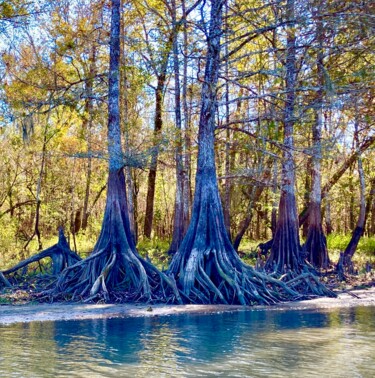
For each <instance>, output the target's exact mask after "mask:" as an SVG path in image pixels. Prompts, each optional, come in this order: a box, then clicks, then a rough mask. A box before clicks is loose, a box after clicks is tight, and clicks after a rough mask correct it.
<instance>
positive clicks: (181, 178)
mask: <svg viewBox="0 0 375 378" xmlns="http://www.w3.org/2000/svg"><path fill="white" fill-rule="evenodd" d="M171 4H172V22H173V30H174V36H173V69H174V84H175V86H174V89H175V120H176V149H175V159H176V195H175V205H174V217H173V235H172V241H171V244H170V247H169V250H168V254H170V255H173V254H174V253H176V251H177V250H178V248H179V246H180V244H181V242H182V240H183V238H184V236H185V234H186V230H187V220H186V219H185V216H186V214H187V213H188V212H187V211H186V209H184V206H187V203H186V201H184V198H186V196H185V194H184V192H185V191H186V190H187V189H188V188H185V187H184V183H186V178H185V175H186V171H185V169H184V161H183V146H182V119H181V89H180V62H179V58H178V27H177V19H176V2H175V0H172V1H171Z"/></svg>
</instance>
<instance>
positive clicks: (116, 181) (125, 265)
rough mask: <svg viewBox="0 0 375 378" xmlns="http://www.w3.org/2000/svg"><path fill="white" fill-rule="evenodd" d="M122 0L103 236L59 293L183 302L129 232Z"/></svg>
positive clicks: (116, 10) (115, 4)
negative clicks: (122, 88)
mask: <svg viewBox="0 0 375 378" xmlns="http://www.w3.org/2000/svg"><path fill="white" fill-rule="evenodd" d="M120 1H121V0H112V1H111V4H112V6H111V9H112V15H111V35H110V67H109V95H108V134H107V138H108V156H109V177H108V185H107V201H106V208H105V212H104V218H103V223H102V229H101V232H100V235H99V239H98V241H97V243H96V245H95V247H94V250H93V252H92V254H91V255H90V256H89V257H88V258H87V259H85V260H82V261H80V262H78V263H76V264H74V265H72V266H70V267H68V268H66V269H65V270H64V271H63V273H62V274H61V275H60V277H59V280H58V282H57V285H56V292H55V295H57V296H61V294H63V295H64V297H65V296H66V295H67V294H70V295H72V299H75V298H78V299H79V298H82V297H89V298H88V299H94V298H97V297H99V298H100V297H102V298H104V300H106V301H107V300H111V301H119V300H121V301H125V300H132V301H134V300H145V301H153V300H158V301H160V300H170V301H172V302H175V301H176V302H181V299H180V296H179V293H178V290H177V288H176V285H175V282H174V281H173V280H172V279H171V278H169V277H167V276H166V275H165V274H163V273H161V272H159V271H158V270H157V269H156V268H155V267H154V266H153V265H151V264H150V263H149V262H148V261H146V260H144V259H143V258H141V257H140V255H139V254H138V252H137V251H136V249H135V244H134V240H133V237H132V234H131V231H130V224H129V213H128V209H127V198H126V187H125V176H124V169H123V164H124V163H123V152H122V146H121V130H120V109H119V105H120V101H119V100H120V98H119V97H120V96H119V83H120V77H119V76H120V73H119V59H120Z"/></svg>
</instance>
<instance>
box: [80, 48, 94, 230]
mask: <svg viewBox="0 0 375 378" xmlns="http://www.w3.org/2000/svg"><path fill="white" fill-rule="evenodd" d="M95 75H96V46H95V44H93V46H92V49H91V57H90V70H89V78H88V80H87V81H86V96H87V98H86V103H85V113H86V114H85V122H84V128H85V132H86V137H87V152H88V159H87V173H86V188H85V198H84V200H83V211H82V226H81V227H82V229H83V230H85V229H86V228H87V223H88V218H89V215H90V213H89V211H88V209H89V198H90V190H91V175H92V156H91V154H92V127H93V117H94V114H93V113H94V106H93V99H92V97H93V81H94V78H95Z"/></svg>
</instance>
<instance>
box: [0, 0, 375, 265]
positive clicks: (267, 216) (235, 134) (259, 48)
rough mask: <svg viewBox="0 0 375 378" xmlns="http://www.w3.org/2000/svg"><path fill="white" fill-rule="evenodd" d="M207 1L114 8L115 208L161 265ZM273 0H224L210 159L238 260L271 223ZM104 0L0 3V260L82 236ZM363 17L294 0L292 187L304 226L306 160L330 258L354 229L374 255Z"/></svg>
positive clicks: (276, 37) (91, 188)
mask: <svg viewBox="0 0 375 378" xmlns="http://www.w3.org/2000/svg"><path fill="white" fill-rule="evenodd" d="M189 9H193V10H192V11H191V12H190V13H189V14H186V13H187V10H189ZM207 9H208V8H207V7H205V2H199V1H198V2H194V1H188V0H183V1H173V0H172V1H126V2H124V4H123V12H122V13H121V15H122V36H121V42H122V47H123V48H122V55H121V84H120V85H121V87H120V93H121V99H120V101H121V112H122V114H121V115H122V125H121V126H122V132H123V136H124V138H123V140H124V147H125V151H126V167H125V175H126V184H127V188H128V203H129V205H130V206H129V207H130V211H129V213H130V215H131V224H132V228H133V233H134V237H135V239H136V240H137V242H138V249H139V251H140V252H141V253H143V254H145V255H148V257H149V258H150V259H151V260H152V261H153V262H155V263H157V264H159V265H164V266H166V265H167V264H168V262H167V260H168V255H167V253H166V252H167V251H168V250H169V251H170V252H174V250H175V249H176V245H178V240H176V236H175V237H173V236H174V222H175V220H174V215H175V214H176V206H178V204H180V206H182V208H183V209H184V210H183V212H184V217H183V222H185V227H186V224H187V223H188V220H189V214H190V207H191V202H192V197H193V193H194V177H195V170H196V164H197V162H196V160H197V148H198V146H197V127H198V121H199V110H200V101H201V97H200V93H201V86H202V78H203V72H204V66H205V45H204V40H205V38H206V31H207V22H208V21H207V15H206V13H207ZM286 10H287V7H286V1H275V2H265V1H257V0H254V1H228V3H227V6H226V8H225V12H224V20H223V23H224V25H223V26H224V27H223V30H224V33H223V35H222V43H223V47H222V59H221V71H220V75H219V86H218V91H217V98H218V106H217V111H216V125H217V127H216V132H215V158H216V164H217V173H218V177H219V187H220V190H221V198H222V203H223V208H224V217H225V223H226V227H227V229H228V231H229V232H230V235H231V238H232V242H233V243H234V244H235V247H236V248H237V249H239V250H241V251H244V252H245V257H246V255H248V254H249V252H250V251H253V250H255V247H256V246H257V244H259V242H261V241H267V240H270V239H271V238H272V236H273V233H272V232H273V230H275V227H276V219H277V211H278V205H279V197H280V177H281V167H282V162H283V156H284V154H283V153H284V151H285V145H284V142H283V122H284V118H283V117H284V108H285V102H286V98H287V95H288V88H287V80H286V71H287V70H286V67H287V62H286V51H287V43H288V38H287V32H286V29H287V26H288V27H289V26H290V25H289V24H287V22H286V20H287V19H288V17H289V16H288V15H287V14H286ZM109 11H110V8H109V3H107V2H106V1H81V0H77V1H53V2H50V1H34V2H25V1H22V0H13V1H2V2H0V33H1V37H2V39H1V43H0V48H1V61H0V65H1V66H0V72H1V87H0V107H1V112H0V126H1V127H0V144H1V160H0V177H1V182H0V269H5V268H7V267H9V266H11V265H14V264H15V263H17V262H18V261H19V260H21V259H24V258H27V257H29V256H30V255H31V254H34V253H35V252H36V251H37V250H41V249H43V248H46V247H48V246H50V245H52V244H54V243H55V240H56V235H57V229H58V228H59V227H60V226H63V227H64V229H65V233H66V234H67V236H68V239H69V243H70V246H71V248H72V249H73V250H77V251H78V252H79V253H80V254H81V255H82V256H85V254H87V253H89V252H90V251H91V250H92V248H93V245H94V243H95V241H96V240H97V237H98V234H99V232H100V227H101V221H102V216H103V213H104V208H105V191H106V180H107V165H108V162H107V160H108V159H107V156H106V154H107V152H106V151H107V150H106V135H107V129H106V126H107V119H108V116H107V93H108V78H107V77H108V74H107V72H108V64H109V58H108V56H109V55H108V48H109V44H108V38H109V27H110V25H109V21H110V12H109ZM374 26H375V18H374V9H373V7H372V6H371V5H370V4H368V3H367V2H366V1H359V0H356V1H349V2H348V1H342V0H336V1H335V0H333V1H327V2H321V1H304V2H302V1H299V0H296V1H295V18H294V20H293V33H294V37H295V40H296V49H295V52H296V67H297V70H296V72H295V81H294V88H293V89H294V91H295V94H296V100H295V110H294V131H293V137H294V146H293V152H294V159H295V165H294V172H295V175H296V184H295V188H294V190H295V194H296V198H297V204H298V210H299V213H300V223H301V224H302V223H303V224H302V226H301V230H300V232H301V236H302V238H304V239H306V238H307V233H308V222H307V221H306V219H304V218H306V217H304V214H306V213H307V211H306V209H308V208H309V205H310V202H311V194H312V192H313V177H314V172H315V173H316V164H314V159H315V162H316V157H318V160H319V161H320V172H321V175H322V197H323V198H322V206H321V210H322V216H321V219H322V221H323V225H324V232H325V234H326V235H328V249H329V251H330V258H331V259H332V260H335V259H337V258H338V256H337V254H336V255H335V254H334V253H333V252H334V251H343V250H344V249H345V248H346V247H347V245H348V243H349V240H350V239H351V236H352V233H353V232H354V231H355V230H356V229H358V226H361V227H360V228H362V231H363V236H362V238H361V241H360V244H359V246H358V247H357V252H358V251H359V252H361V255H362V257H363V259H364V260H366V261H367V260H372V261H373V260H374V251H375V237H374V235H375V200H374V194H375V171H374V164H375V159H374V157H375V156H374V154H375V152H374V141H375V132H374V113H373V105H374V81H373V77H374V55H373V51H374ZM121 88H122V90H121ZM319 117H320V118H319ZM318 118H319V119H320V122H321V135H319V136H318V137H317V135H316V132H314V130H316V129H315V126H316V120H317V119H318ZM176 172H177V177H180V180H176ZM179 182H180V184H181V186H180V187H179V184H178V183H179ZM176 183H177V184H176ZM181 188H183V189H182V190H181ZM176 190H177V191H178V190H179V192H178V193H179V194H178V195H177V196H176ZM176 198H177V199H179V200H177V201H176ZM181 204H183V205H181ZM178 211H180V210H178ZM182 228H184V227H182ZM185 230H186V228H185ZM361 235H362V232H361ZM357 255H358V253H357Z"/></svg>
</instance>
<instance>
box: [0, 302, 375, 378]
mask: <svg viewBox="0 0 375 378" xmlns="http://www.w3.org/2000/svg"><path fill="white" fill-rule="evenodd" d="M199 376H223V377H316V376H319V377H375V307H358V308H351V309H344V310H343V309H340V310H330V311H325V312H317V311H314V312H312V311H250V312H236V313H224V314H217V315H179V316H162V317H152V318H125V319H100V320H85V321H58V322H35V323H23V324H15V325H11V326H0V377H116V378H117V377H199Z"/></svg>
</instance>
